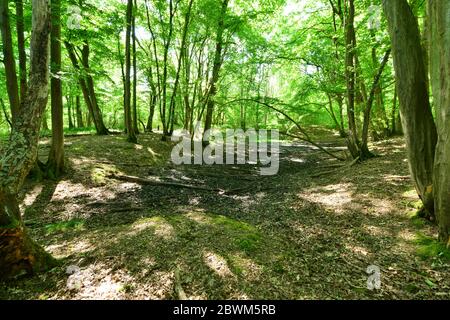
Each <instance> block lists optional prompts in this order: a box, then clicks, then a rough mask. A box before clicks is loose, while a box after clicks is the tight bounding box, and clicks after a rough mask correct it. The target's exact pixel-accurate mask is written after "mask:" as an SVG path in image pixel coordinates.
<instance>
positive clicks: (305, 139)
mask: <svg viewBox="0 0 450 320" xmlns="http://www.w3.org/2000/svg"><path fill="white" fill-rule="evenodd" d="M242 101H249V102H255V103H258V104H261V105H263V106H266V107H267V108H269V109H272V110H274V111H276V112H278V113H280V114H282V115H283V116H284V117H285V118H286V119H288V120H289V121H291V122H292V123H293V124H295V126H296V127H297V129H298V130H299V131H300V133H301V134H302V135H303V136H304V137H300V136H296V135H291V134H289V133H287V132H286V133H283V134H284V135H286V136H290V137H293V138H297V139H299V140H302V141H305V142H309V143H310V144H312V145H313V146H315V147H317V148H319V149H320V150H321V151H323V152H325V153H326V154H328V155H329V156H332V157H333V158H335V159H338V160H340V161H345V160H346V159H344V158H341V157H339V156H337V155H335V154H333V153H331V152H329V151H328V150H326V149H325V148H324V147H322V146H321V145H319V144H317V143H316V142H314V141H313V140H312V139H311V137H310V136H309V135H308V133H307V132H306V131H305V129H303V127H302V126H301V125H300V123H298V122H297V121H295V120H294V119H293V118H292V117H291V116H289V115H288V114H287V113H286V112H284V111H282V110H280V109H278V108H276V107H274V106H272V105H270V104H268V103H266V102H264V101H260V100H257V99H237V100H233V101H229V102H228V104H230V103H235V102H242Z"/></svg>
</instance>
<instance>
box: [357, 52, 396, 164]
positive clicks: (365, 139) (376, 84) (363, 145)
mask: <svg viewBox="0 0 450 320" xmlns="http://www.w3.org/2000/svg"><path fill="white" fill-rule="evenodd" d="M390 55H391V49H389V50H388V51H387V52H386V54H385V55H384V58H383V62H382V63H381V65H380V67H379V69H378V72H377V74H376V76H375V79H374V81H373V85H372V89H371V91H370V94H369V98H368V100H367V105H366V108H365V109H364V122H363V130H362V140H361V154H364V155H365V156H366V157H367V156H369V155H370V151H369V148H368V141H369V125H370V115H371V113H372V106H373V102H374V100H375V96H376V92H377V90H378V88H380V79H381V75H382V74H383V71H384V68H385V66H386V64H387V63H388V61H389V57H390ZM362 157H363V156H362Z"/></svg>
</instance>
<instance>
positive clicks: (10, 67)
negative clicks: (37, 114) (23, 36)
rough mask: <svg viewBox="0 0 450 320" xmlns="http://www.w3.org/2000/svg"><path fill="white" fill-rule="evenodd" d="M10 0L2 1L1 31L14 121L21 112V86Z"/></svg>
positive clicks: (0, 10)
mask: <svg viewBox="0 0 450 320" xmlns="http://www.w3.org/2000/svg"><path fill="white" fill-rule="evenodd" d="M8 3H9V0H1V1H0V33H1V35H2V42H3V64H4V65H5V76H6V89H7V91H8V97H9V104H10V108H11V118H12V122H13V123H14V122H15V120H16V118H17V115H18V113H19V105H20V98H19V87H18V85H17V74H16V60H15V58H14V49H13V42H12V37H11V25H10V21H9V8H8Z"/></svg>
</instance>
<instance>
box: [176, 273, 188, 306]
mask: <svg viewBox="0 0 450 320" xmlns="http://www.w3.org/2000/svg"><path fill="white" fill-rule="evenodd" d="M175 293H176V294H177V297H178V300H188V298H187V295H186V293H185V292H184V290H183V287H182V286H181V277H180V270H179V269H178V268H177V269H176V270H175Z"/></svg>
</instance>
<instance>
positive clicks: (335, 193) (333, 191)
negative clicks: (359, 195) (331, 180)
mask: <svg viewBox="0 0 450 320" xmlns="http://www.w3.org/2000/svg"><path fill="white" fill-rule="evenodd" d="M351 187H352V185H351V184H348V183H340V184H333V185H328V186H325V187H316V188H312V189H308V190H305V191H304V192H303V193H301V194H299V197H300V198H302V199H305V200H308V201H311V202H313V203H317V204H321V205H324V206H326V207H329V208H333V209H336V210H337V211H338V212H342V211H343V209H344V206H345V205H347V204H349V203H351V202H352V201H353V192H352V191H351V190H350V188H351Z"/></svg>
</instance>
